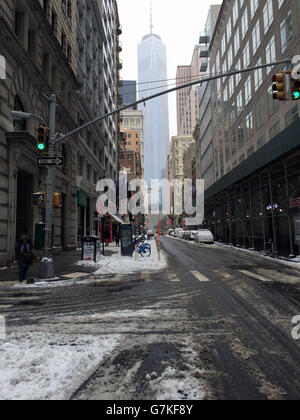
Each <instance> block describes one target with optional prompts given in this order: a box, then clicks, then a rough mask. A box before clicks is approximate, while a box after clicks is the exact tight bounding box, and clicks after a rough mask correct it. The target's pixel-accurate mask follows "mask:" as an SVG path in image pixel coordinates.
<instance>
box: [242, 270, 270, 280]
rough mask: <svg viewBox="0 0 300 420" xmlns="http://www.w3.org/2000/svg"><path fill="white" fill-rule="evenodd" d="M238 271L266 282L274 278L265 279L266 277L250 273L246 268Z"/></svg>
mask: <svg viewBox="0 0 300 420" xmlns="http://www.w3.org/2000/svg"><path fill="white" fill-rule="evenodd" d="M239 271H240V272H241V273H243V274H246V276H248V277H253V278H255V279H257V280H261V281H264V282H267V283H270V282H272V281H274V280H270V279H267V278H266V277H262V276H259V275H258V274H255V273H251V272H250V271H247V270H239Z"/></svg>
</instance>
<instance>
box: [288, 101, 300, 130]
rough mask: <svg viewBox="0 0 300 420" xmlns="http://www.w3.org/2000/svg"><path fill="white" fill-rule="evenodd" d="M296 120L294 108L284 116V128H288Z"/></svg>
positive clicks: (296, 111)
mask: <svg viewBox="0 0 300 420" xmlns="http://www.w3.org/2000/svg"><path fill="white" fill-rule="evenodd" d="M297 119H298V107H297V106H295V107H294V108H293V109H291V111H290V112H288V113H287V114H286V115H285V126H286V127H288V126H289V125H291V124H293V122H295V121H296V120H297Z"/></svg>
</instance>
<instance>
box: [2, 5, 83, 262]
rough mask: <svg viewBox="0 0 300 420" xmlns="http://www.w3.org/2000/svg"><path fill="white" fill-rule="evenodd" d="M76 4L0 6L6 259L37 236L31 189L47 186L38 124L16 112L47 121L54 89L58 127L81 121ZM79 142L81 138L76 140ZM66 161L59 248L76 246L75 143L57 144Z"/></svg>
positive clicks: (39, 213)
mask: <svg viewBox="0 0 300 420" xmlns="http://www.w3.org/2000/svg"><path fill="white" fill-rule="evenodd" d="M76 13H77V12H76V7H74V2H61V1H58V0H56V1H38V0H12V1H7V0H5V1H4V2H1V4H0V39H1V41H0V48H1V49H0V55H2V56H3V57H5V61H6V78H5V79H4V80H0V265H4V264H6V263H7V262H8V261H11V260H13V259H14V248H15V242H16V239H17V238H18V236H19V235H21V234H23V233H25V234H27V235H29V236H30V237H32V238H33V237H34V234H35V225H36V223H40V222H43V221H44V210H43V209H38V208H33V207H32V194H33V193H34V192H40V191H41V192H44V191H46V175H47V171H46V169H45V168H38V167H37V162H36V158H37V157H41V154H40V153H39V152H37V148H36V137H37V130H38V127H39V124H40V123H39V122H38V121H36V120H34V119H30V120H22V121H13V119H12V116H11V112H12V111H13V110H18V111H25V112H29V113H32V114H35V115H39V116H41V117H43V118H44V119H45V120H46V121H49V102H48V100H47V95H48V94H49V93H56V95H57V101H58V110H59V112H57V121H56V127H57V131H58V132H61V133H66V132H68V131H70V130H72V129H74V128H75V127H76V90H77V88H78V85H77V79H76V74H75V71H76V49H75V45H76V37H77V24H76V21H77V18H76ZM73 140H76V139H73ZM56 152H57V155H58V156H64V157H65V166H64V167H62V168H60V169H57V171H56V180H55V190H56V191H58V192H60V194H61V207H60V208H58V209H55V210H54V220H53V224H54V246H55V247H56V248H60V249H62V248H63V249H72V248H74V247H75V245H76V212H75V209H76V189H75V185H76V153H75V148H74V147H73V143H72V142H71V141H70V142H68V143H66V144H65V145H62V146H58V147H57V151H56Z"/></svg>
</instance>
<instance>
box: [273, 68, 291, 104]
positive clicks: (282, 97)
mask: <svg viewBox="0 0 300 420" xmlns="http://www.w3.org/2000/svg"><path fill="white" fill-rule="evenodd" d="M272 82H273V86H272V89H273V92H274V93H273V99H278V100H279V101H287V100H288V92H287V74H286V72H285V71H282V72H281V73H279V74H274V75H273V77H272Z"/></svg>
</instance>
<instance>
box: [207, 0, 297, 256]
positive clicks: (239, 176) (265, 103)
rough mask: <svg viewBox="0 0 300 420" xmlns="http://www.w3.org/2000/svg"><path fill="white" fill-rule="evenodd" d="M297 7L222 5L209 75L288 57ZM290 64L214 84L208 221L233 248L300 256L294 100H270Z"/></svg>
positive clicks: (293, 51)
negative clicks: (212, 176) (278, 76)
mask: <svg viewBox="0 0 300 420" xmlns="http://www.w3.org/2000/svg"><path fill="white" fill-rule="evenodd" d="M299 21H300V3H299V1H293V0H266V1H264V2H261V1H259V0H251V1H246V0H228V1H223V4H222V7H221V10H220V14H219V18H218V21H217V24H216V28H215V31H214V34H213V37H212V41H211V45H210V59H211V69H212V73H219V72H222V73H225V72H227V71H230V70H235V69H247V68H248V67H252V66H256V65H260V64H267V63H268V64H269V63H270V64H272V63H275V62H277V61H281V60H283V59H290V58H291V57H293V56H294V55H297V52H298V51H299V49H300V25H299ZM286 69H290V66H289V65H288V64H286V65H284V64H282V65H277V66H274V65H273V66H270V67H268V68H265V69H260V70H256V71H251V72H246V73H243V74H238V75H236V76H232V77H224V78H222V79H220V80H218V81H217V82H216V83H212V89H211V90H212V93H211V101H212V131H213V141H214V168H215V183H213V185H211V186H210V187H209V188H208V189H207V190H206V193H205V202H206V216H205V218H206V224H207V226H208V227H210V228H211V229H212V230H213V232H214V233H215V236H216V237H217V238H218V239H219V240H222V241H224V242H228V243H231V244H234V245H236V246H243V247H249V248H252V249H257V250H263V251H266V250H267V246H269V247H270V249H271V250H272V253H273V255H274V256H278V255H284V256H291V257H292V256H294V255H295V254H299V252H300V232H299V225H300V204H299V203H300V200H298V198H299V197H300V184H299V179H300V178H299V176H300V168H299V155H300V148H299V139H298V134H297V133H298V130H299V124H300V118H299V110H300V102H299V101H292V100H289V101H283V102H279V101H277V100H274V99H273V89H272V75H273V74H275V73H279V72H281V71H282V70H286Z"/></svg>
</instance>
